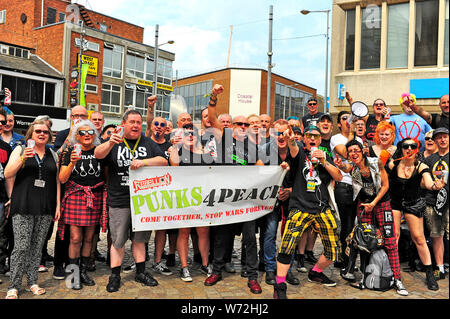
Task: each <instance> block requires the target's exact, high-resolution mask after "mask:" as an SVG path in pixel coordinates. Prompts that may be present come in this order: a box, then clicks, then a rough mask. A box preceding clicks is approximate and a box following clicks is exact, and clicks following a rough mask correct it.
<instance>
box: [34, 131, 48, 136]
mask: <svg viewBox="0 0 450 319" xmlns="http://www.w3.org/2000/svg"><path fill="white" fill-rule="evenodd" d="M34 133H36V134H38V135H39V134H42V133H44V134H45V135H48V134H49V133H50V132H49V131H47V130H34Z"/></svg>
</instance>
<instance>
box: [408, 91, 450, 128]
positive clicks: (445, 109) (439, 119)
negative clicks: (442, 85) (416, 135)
mask: <svg viewBox="0 0 450 319" xmlns="http://www.w3.org/2000/svg"><path fill="white" fill-rule="evenodd" d="M439 106H440V108H441V111H442V113H441V114H430V113H428V112H427V111H425V110H424V109H423V108H422V107H421V106H418V105H416V104H415V103H414V105H412V106H411V108H412V109H413V111H414V113H416V114H417V115H419V116H420V117H422V118H423V119H424V120H425V121H427V123H428V124H430V126H431V128H433V129H436V128H438V127H445V128H447V130H448V129H449V118H448V114H449V95H448V94H445V95H443V96H441V98H440V99H439Z"/></svg>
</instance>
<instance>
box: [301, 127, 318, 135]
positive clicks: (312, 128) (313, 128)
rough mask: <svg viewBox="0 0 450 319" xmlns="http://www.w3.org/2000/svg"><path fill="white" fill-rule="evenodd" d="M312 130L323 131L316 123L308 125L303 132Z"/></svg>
mask: <svg viewBox="0 0 450 319" xmlns="http://www.w3.org/2000/svg"><path fill="white" fill-rule="evenodd" d="M311 131H317V132H320V133H322V132H321V131H320V129H319V128H318V127H317V126H315V125H309V126H307V127H306V128H305V130H304V131H303V134H306V133H308V132H311Z"/></svg>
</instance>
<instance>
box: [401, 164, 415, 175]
mask: <svg viewBox="0 0 450 319" xmlns="http://www.w3.org/2000/svg"><path fill="white" fill-rule="evenodd" d="M413 170H414V165H410V166H407V165H404V166H403V175H405V177H406V178H409V177H411V175H412V173H413Z"/></svg>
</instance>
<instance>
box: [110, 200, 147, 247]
mask: <svg viewBox="0 0 450 319" xmlns="http://www.w3.org/2000/svg"><path fill="white" fill-rule="evenodd" d="M109 230H110V232H111V241H112V245H114V248H116V249H120V248H123V246H125V243H126V242H127V240H128V238H129V239H131V240H132V241H135V242H138V243H147V242H148V241H149V240H150V236H151V235H152V232H151V231H138V232H133V231H131V209H130V208H129V207H127V208H115V207H109Z"/></svg>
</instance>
